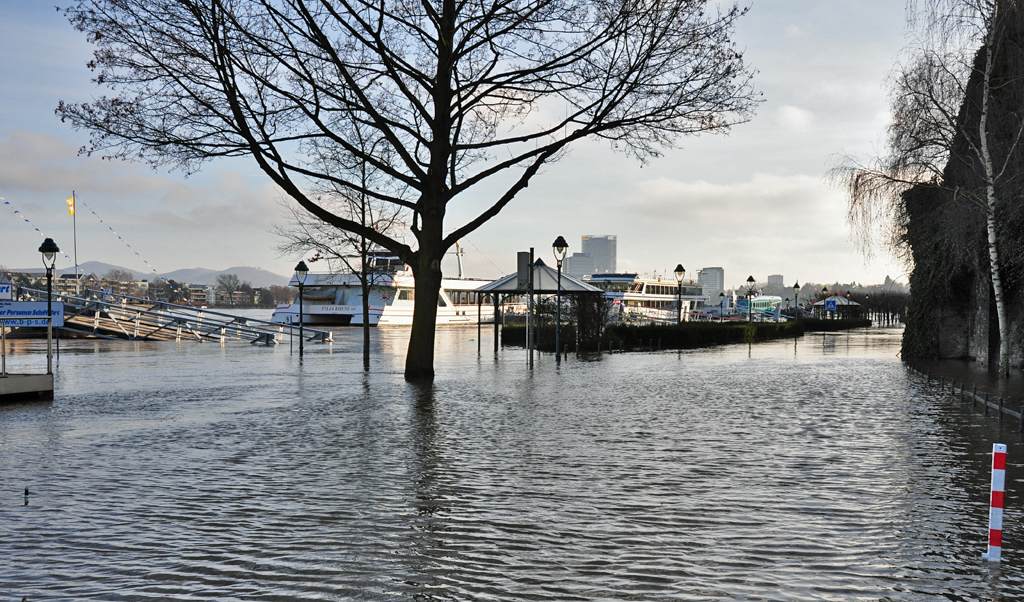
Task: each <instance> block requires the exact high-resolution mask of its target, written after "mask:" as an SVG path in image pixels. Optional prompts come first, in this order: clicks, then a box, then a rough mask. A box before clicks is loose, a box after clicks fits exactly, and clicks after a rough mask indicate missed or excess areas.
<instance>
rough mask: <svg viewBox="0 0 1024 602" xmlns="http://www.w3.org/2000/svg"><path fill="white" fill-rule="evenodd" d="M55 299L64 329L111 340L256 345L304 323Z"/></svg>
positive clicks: (115, 300) (157, 305)
mask: <svg viewBox="0 0 1024 602" xmlns="http://www.w3.org/2000/svg"><path fill="white" fill-rule="evenodd" d="M20 290H21V294H22V295H28V296H31V297H33V298H35V299H36V300H45V299H46V291H43V290H37V289H30V288H21V289H20ZM53 300H54V301H60V302H63V303H64V326H63V328H62V329H63V330H66V331H70V332H75V333H79V334H85V335H90V336H95V337H99V338H106V339H128V340H132V341H134V340H176V341H180V340H181V339H182V337H183V336H184V338H187V339H194V340H196V341H199V342H202V341H204V340H219V341H224V340H225V339H226V338H230V337H231V336H232V335H233V337H234V338H236V339H240V340H247V341H249V342H251V343H252V344H264V345H275V344H278V343H281V342H283V341H284V337H285V336H289V337H295V336H299V334H300V328H299V326H297V325H294V324H278V323H274V322H270V321H269V320H260V319H258V318H249V317H244V316H238V315H233V314H230V313H227V312H221V311H214V310H209V309H202V308H197V307H192V306H189V305H178V304H176V303H167V302H165V301H153V300H151V299H143V298H141V297H133V296H131V295H124V294H116V293H109V292H106V291H96V290H88V291H86V296H82V297H77V296H74V295H69V294H66V293H54V294H53ZM301 334H302V336H303V337H304V339H305V340H306V341H310V342H321V343H331V342H333V341H334V333H333V332H331V331H329V330H320V329H315V328H309V327H303V328H302V329H301Z"/></svg>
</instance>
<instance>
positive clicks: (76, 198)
mask: <svg viewBox="0 0 1024 602" xmlns="http://www.w3.org/2000/svg"><path fill="white" fill-rule="evenodd" d="M78 203H81V204H82V205H84V206H85V208H86V209H88V210H89V213H91V214H93V216H94V217H95V218H96V219H98V220H100V223H101V224H103V225H104V226H106V227H107V230H110V232H111V233H113V235H114V236H116V237H117V240H119V241H121V242H123V243H124V246H126V247H128V250H129V251H131V252H132V253H134V254H135V256H136V257H138V258H139V261H141V262H142V263H144V264H146V267H148V268H149V269H150V270H151V271H152V272H153V275H154V276H156V277H158V278H160V280H163V281H164V282H167V279H166V278H164V277H163V276H160V274H159V273H157V271H156V268H154V267H153V265H152V264H150V263H149V262H148V261H146V258H145V257H143V256H142V255H140V254H139V252H138V251H136V250H135V247H133V246H132V245H131V244H129V242H128V241H127V240H125V239H124V238H122V237H121V235H120V234H118V233H117V232H116V231H115V230H114V228H112V227H111V226H110V224H108V223H107V222H105V221H103V218H102V217H100V216H99V214H97V213H96V211H95V210H93V208H92V207H90V206H89V204H88V203H86V202H85V201H83V200H82V197H81V196H77V195H76V196H75V197H74V201H71V202H70V204H69V209H70V211H74V210H75V205H76V204H78ZM172 288H173V287H172Z"/></svg>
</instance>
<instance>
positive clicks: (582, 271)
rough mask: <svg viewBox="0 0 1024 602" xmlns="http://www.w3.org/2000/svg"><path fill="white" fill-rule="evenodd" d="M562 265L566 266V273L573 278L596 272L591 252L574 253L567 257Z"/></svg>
mask: <svg viewBox="0 0 1024 602" xmlns="http://www.w3.org/2000/svg"><path fill="white" fill-rule="evenodd" d="M562 265H563V266H564V267H565V273H566V274H568V275H570V276H572V277H573V278H583V277H584V276H590V275H591V274H593V273H595V272H594V258H593V257H591V256H590V253H573V254H572V255H570V256H568V257H566V258H565V261H564V262H563V263H562Z"/></svg>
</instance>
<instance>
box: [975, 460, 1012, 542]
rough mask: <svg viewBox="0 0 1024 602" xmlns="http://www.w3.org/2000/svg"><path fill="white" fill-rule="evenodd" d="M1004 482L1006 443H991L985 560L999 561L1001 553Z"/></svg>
mask: <svg viewBox="0 0 1024 602" xmlns="http://www.w3.org/2000/svg"><path fill="white" fill-rule="evenodd" d="M1005 483H1006V445H1005V444H1003V443H993V444H992V495H991V498H990V499H991V502H990V503H989V509H988V552H986V553H984V554H982V555H981V557H982V558H984V559H985V560H990V561H992V562H1001V561H1002V553H1003V488H1004V486H1005Z"/></svg>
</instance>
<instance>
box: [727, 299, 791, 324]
mask: <svg viewBox="0 0 1024 602" xmlns="http://www.w3.org/2000/svg"><path fill="white" fill-rule="evenodd" d="M781 303H782V297H776V296H774V295H755V296H754V297H753V298H751V299H744V298H742V297H741V298H738V299H736V306H735V309H734V311H733V314H734V315H735V316H736V317H738V318H746V317H750V318H751V319H753V320H757V321H761V322H765V321H774V322H778V321H779V320H780V319H781V320H783V321H785V319H786V318H785V317H784V316H781V312H780V311H779V305H780V304H781Z"/></svg>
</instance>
